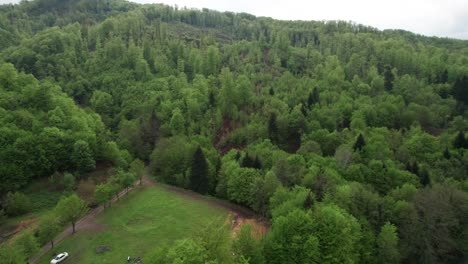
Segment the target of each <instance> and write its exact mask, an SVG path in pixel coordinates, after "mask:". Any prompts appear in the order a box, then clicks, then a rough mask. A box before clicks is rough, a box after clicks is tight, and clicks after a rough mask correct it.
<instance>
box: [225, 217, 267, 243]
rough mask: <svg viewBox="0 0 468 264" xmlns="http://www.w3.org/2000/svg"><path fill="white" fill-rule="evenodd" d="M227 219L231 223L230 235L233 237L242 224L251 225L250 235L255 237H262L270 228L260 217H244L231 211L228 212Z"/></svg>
mask: <svg viewBox="0 0 468 264" xmlns="http://www.w3.org/2000/svg"><path fill="white" fill-rule="evenodd" d="M228 219H229V222H230V225H231V230H232V233H231V235H232V237H233V238H235V237H237V234H238V233H239V232H240V230H241V229H242V226H243V225H250V226H251V227H252V233H251V235H252V236H253V237H254V238H256V239H261V238H263V237H264V236H265V235H266V233H267V232H268V229H269V228H270V226H269V224H268V223H267V222H266V221H264V220H262V219H260V218H244V217H242V216H239V215H238V214H236V213H235V212H232V211H231V212H229V218H228Z"/></svg>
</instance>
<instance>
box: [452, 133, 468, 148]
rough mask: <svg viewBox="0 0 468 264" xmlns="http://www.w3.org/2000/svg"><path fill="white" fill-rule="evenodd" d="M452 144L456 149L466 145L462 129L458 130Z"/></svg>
mask: <svg viewBox="0 0 468 264" xmlns="http://www.w3.org/2000/svg"><path fill="white" fill-rule="evenodd" d="M453 146H454V147H455V148H457V149H461V148H465V147H466V139H465V133H464V132H463V131H460V132H458V134H457V136H456V137H455V140H454V141H453Z"/></svg>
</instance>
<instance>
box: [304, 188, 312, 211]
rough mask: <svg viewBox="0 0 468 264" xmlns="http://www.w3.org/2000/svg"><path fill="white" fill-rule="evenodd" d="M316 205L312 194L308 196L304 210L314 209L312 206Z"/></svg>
mask: <svg viewBox="0 0 468 264" xmlns="http://www.w3.org/2000/svg"><path fill="white" fill-rule="evenodd" d="M313 205H314V200H313V199H312V195H311V194H310V192H309V194H307V196H306V198H305V200H304V209H306V210H307V209H310V208H312V206H313Z"/></svg>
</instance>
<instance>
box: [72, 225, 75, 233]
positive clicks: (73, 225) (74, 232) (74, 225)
mask: <svg viewBox="0 0 468 264" xmlns="http://www.w3.org/2000/svg"><path fill="white" fill-rule="evenodd" d="M72 227H73V232H72V234H75V222H72Z"/></svg>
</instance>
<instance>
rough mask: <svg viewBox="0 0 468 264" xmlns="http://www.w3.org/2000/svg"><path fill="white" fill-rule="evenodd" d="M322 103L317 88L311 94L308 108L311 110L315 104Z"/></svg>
mask: <svg viewBox="0 0 468 264" xmlns="http://www.w3.org/2000/svg"><path fill="white" fill-rule="evenodd" d="M319 101H320V94H319V91H318V89H317V87H315V88H314V90H312V92H311V93H309V98H308V99H307V107H308V108H309V109H310V108H311V107H312V106H313V105H314V104H316V103H318V102H319Z"/></svg>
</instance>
